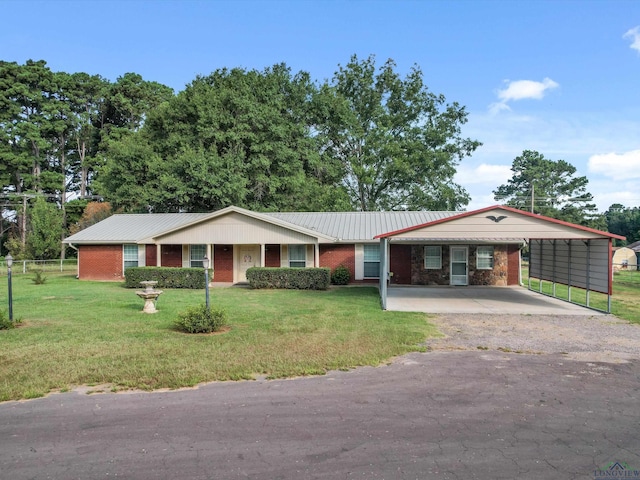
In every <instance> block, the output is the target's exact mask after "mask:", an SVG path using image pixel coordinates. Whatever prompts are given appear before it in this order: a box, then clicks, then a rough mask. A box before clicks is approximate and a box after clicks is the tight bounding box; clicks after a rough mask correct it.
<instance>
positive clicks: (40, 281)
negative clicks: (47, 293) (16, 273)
mask: <svg viewBox="0 0 640 480" xmlns="http://www.w3.org/2000/svg"><path fill="white" fill-rule="evenodd" d="M35 273H36V276H35V277H33V278H32V279H31V281H32V282H33V283H34V284H35V285H44V284H45V283H46V282H47V277H45V276H44V275H43V273H42V270H36V272H35Z"/></svg>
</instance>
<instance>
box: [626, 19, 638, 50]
mask: <svg viewBox="0 0 640 480" xmlns="http://www.w3.org/2000/svg"><path fill="white" fill-rule="evenodd" d="M622 38H630V39H631V46H630V48H633V49H634V50H637V51H638V53H640V25H639V26H637V27H635V28H632V29H631V30H629V31H628V32H627V33H625V34H624V35H623V36H622Z"/></svg>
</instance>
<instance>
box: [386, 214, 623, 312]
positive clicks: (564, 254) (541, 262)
mask: <svg viewBox="0 0 640 480" xmlns="http://www.w3.org/2000/svg"><path fill="white" fill-rule="evenodd" d="M376 238H377V239H379V240H380V297H381V303H382V308H383V309H385V310H386V309H388V292H389V278H390V274H391V272H390V269H389V265H390V261H391V259H390V254H391V251H392V250H391V248H390V246H391V244H403V243H404V244H411V245H424V246H428V245H433V244H441V245H442V244H445V245H450V246H454V245H455V246H461V245H465V244H470V245H471V244H483V243H487V242H491V243H507V244H513V243H515V242H517V243H518V244H520V245H521V246H525V245H528V246H529V265H530V270H529V277H530V279H531V278H534V279H538V282H537V283H538V286H539V287H538V290H537V293H541V294H545V295H550V296H552V297H555V296H556V286H557V285H563V286H566V287H567V288H568V290H569V298H568V301H569V302H572V298H571V289H572V288H578V289H581V290H584V291H585V292H586V299H587V306H590V305H589V293H590V292H600V293H603V294H605V295H607V298H608V302H607V309H606V311H607V312H610V311H611V295H612V293H613V292H612V287H613V273H612V241H613V239H614V238H618V239H624V237H621V236H619V235H614V234H611V233H608V232H603V231H600V230H595V229H592V228H588V227H583V226H581V225H575V224H571V223H567V222H564V221H561V220H556V219H553V218H549V217H544V216H541V215H536V214H532V213H529V212H524V211H522V210H517V209H514V208H511V207H505V206H493V207H487V208H483V209H480V210H474V211H472V212H464V213H461V214H460V215H454V216H451V217H448V218H444V219H440V220H436V221H433V222H429V223H425V224H423V225H417V226H414V227H410V228H406V229H402V230H396V231H393V232H388V233H385V234H381V235H378V236H376ZM412 268H414V269H415V265H412ZM453 274H454V272H453V270H452V271H451V276H452V277H453ZM544 282H547V283H550V284H551V286H552V288H551V289H550V291H549V292H548V291H547V289H544V290H543V283H544ZM527 284H528V287H529V289H530V290H531V280H529V281H528V282H527ZM452 285H453V282H452ZM392 288H397V287H392ZM449 288H452V289H457V288H460V289H469V290H470V292H471V293H470V294H469V297H470V298H471V297H473V295H474V294H473V291H474V287H467V286H460V287H449ZM487 288H494V289H498V290H499V289H500V288H502V287H487ZM441 291H442V292H444V291H446V289H441ZM479 291H480V290H476V292H479ZM496 293H498V292H496ZM541 300H542V299H541ZM393 305H396V304H395V303H394V302H392V306H393Z"/></svg>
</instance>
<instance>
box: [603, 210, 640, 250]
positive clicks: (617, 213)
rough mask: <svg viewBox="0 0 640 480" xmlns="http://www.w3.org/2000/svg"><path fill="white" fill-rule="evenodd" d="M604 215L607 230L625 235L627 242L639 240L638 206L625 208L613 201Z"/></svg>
mask: <svg viewBox="0 0 640 480" xmlns="http://www.w3.org/2000/svg"><path fill="white" fill-rule="evenodd" d="M604 216H605V218H606V219H607V229H608V231H609V232H611V233H616V234H618V235H623V236H625V237H627V244H628V243H633V242H637V241H639V240H640V207H633V208H627V207H625V206H624V205H621V204H619V203H615V204H613V205H611V206H610V207H609V209H608V210H607V211H606V212H605V214H604Z"/></svg>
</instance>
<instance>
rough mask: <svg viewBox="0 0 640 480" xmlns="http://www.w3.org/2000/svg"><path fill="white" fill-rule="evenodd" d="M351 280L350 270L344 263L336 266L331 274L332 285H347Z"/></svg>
mask: <svg viewBox="0 0 640 480" xmlns="http://www.w3.org/2000/svg"><path fill="white" fill-rule="evenodd" d="M349 280H351V272H349V269H348V268H347V267H345V266H344V265H340V266H338V267H336V269H335V270H334V271H333V273H332V274H331V283H333V284H334V285H347V284H348V283H349Z"/></svg>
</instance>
